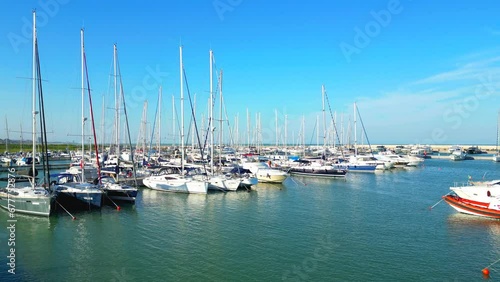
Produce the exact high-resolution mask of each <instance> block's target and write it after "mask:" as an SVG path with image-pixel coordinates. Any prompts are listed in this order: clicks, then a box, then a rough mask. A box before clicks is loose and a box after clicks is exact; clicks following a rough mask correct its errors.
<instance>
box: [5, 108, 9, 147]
mask: <svg viewBox="0 0 500 282" xmlns="http://www.w3.org/2000/svg"><path fill="white" fill-rule="evenodd" d="M5 131H6V133H7V139H5V151H6V152H9V123H8V122H7V116H5Z"/></svg>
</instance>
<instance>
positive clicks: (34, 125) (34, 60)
mask: <svg viewBox="0 0 500 282" xmlns="http://www.w3.org/2000/svg"><path fill="white" fill-rule="evenodd" d="M32 87H33V89H32V91H33V93H32V94H33V97H32V99H33V101H32V102H33V105H32V115H33V132H32V138H33V141H32V143H33V144H32V146H33V147H32V152H33V154H32V158H33V161H32V167H31V168H32V171H33V174H32V176H33V180H32V181H31V187H32V188H33V189H35V163H36V162H35V155H36V144H35V141H36V11H33V85H32ZM21 135H22V133H21Z"/></svg>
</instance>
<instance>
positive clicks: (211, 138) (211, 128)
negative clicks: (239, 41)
mask: <svg viewBox="0 0 500 282" xmlns="http://www.w3.org/2000/svg"><path fill="white" fill-rule="evenodd" d="M209 53H210V104H209V107H210V109H209V117H208V124H209V130H210V171H211V172H212V173H213V171H214V129H213V128H214V125H213V115H214V106H213V101H214V97H213V95H214V85H213V83H214V81H213V80H214V73H213V61H214V52H213V51H212V50H210V52H209Z"/></svg>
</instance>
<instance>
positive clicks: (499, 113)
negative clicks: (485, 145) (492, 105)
mask: <svg viewBox="0 0 500 282" xmlns="http://www.w3.org/2000/svg"><path fill="white" fill-rule="evenodd" d="M499 126H500V111H499V112H498V117H497V146H496V149H495V150H496V151H497V154H498V141H499V140H498V137H500V136H499V135H498V130H499V128H498V127H499Z"/></svg>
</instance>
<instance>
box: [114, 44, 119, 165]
mask: <svg viewBox="0 0 500 282" xmlns="http://www.w3.org/2000/svg"><path fill="white" fill-rule="evenodd" d="M116 53H117V49H116V44H114V45H113V74H114V75H113V77H114V84H115V87H114V90H115V133H116V135H115V145H116V152H115V153H116V156H117V159H118V160H120V96H119V95H118V85H117V83H118V82H117V72H116V71H117V70H116V67H117V66H116V65H117V62H116V58H117V54H116Z"/></svg>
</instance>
